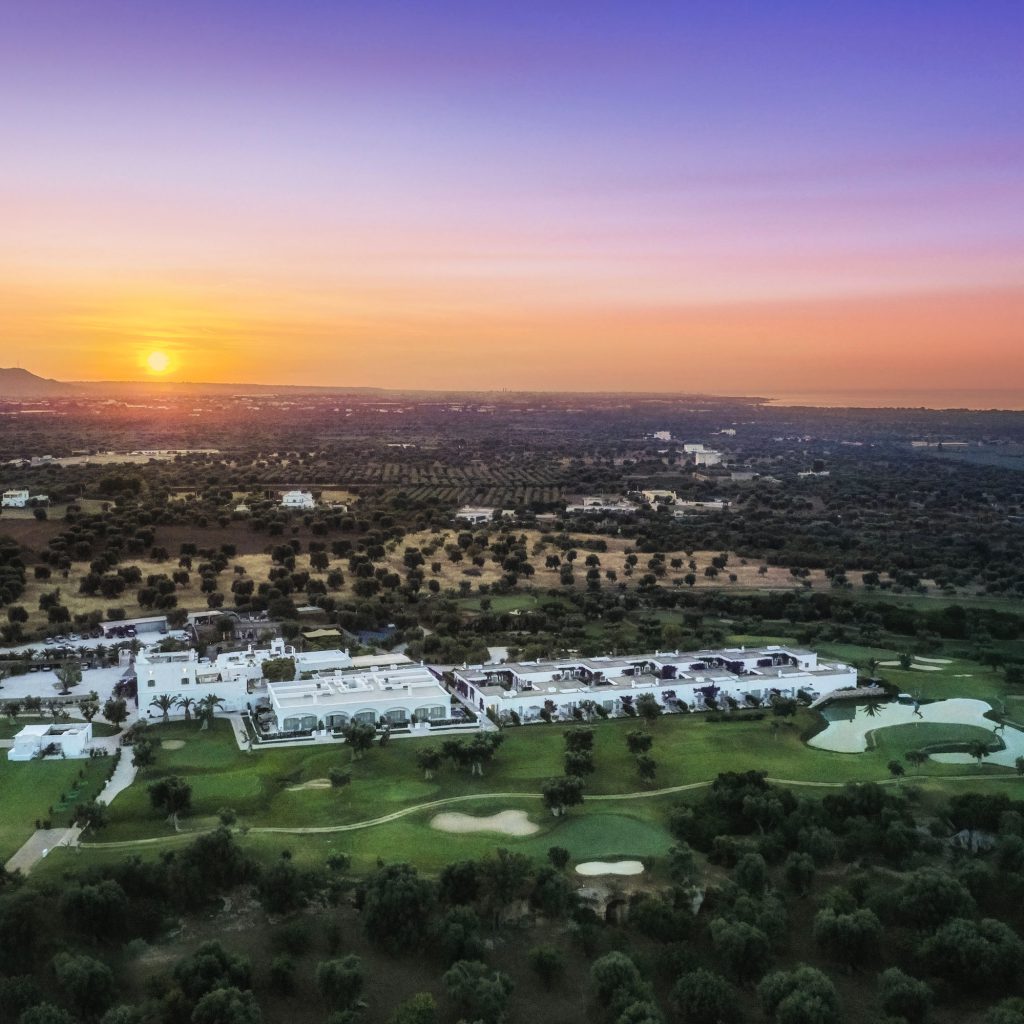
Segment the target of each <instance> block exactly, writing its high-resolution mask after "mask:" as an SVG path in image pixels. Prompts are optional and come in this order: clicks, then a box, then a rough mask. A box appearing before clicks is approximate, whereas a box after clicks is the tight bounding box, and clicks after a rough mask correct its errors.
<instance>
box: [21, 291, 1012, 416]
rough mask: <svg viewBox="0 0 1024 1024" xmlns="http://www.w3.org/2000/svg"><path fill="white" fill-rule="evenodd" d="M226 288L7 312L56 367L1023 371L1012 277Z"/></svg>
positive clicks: (444, 378)
mask: <svg viewBox="0 0 1024 1024" xmlns="http://www.w3.org/2000/svg"><path fill="white" fill-rule="evenodd" d="M234 299H235V301H234V302H232V303H230V304H228V303H226V302H225V301H224V297H223V296H219V297H218V299H217V301H218V303H219V304H218V305H214V303H213V302H212V301H211V302H210V304H209V305H207V306H204V305H203V304H202V301H201V298H200V297H197V296H193V297H186V296H181V295H179V296H164V297H162V298H161V300H160V301H159V302H157V301H156V300H154V299H153V297H152V296H151V295H150V296H146V297H144V298H135V297H131V296H124V295H110V296H105V297H101V296H99V295H97V294H96V293H95V292H94V293H92V296H91V301H92V303H93V305H92V307H91V308H89V309H88V310H87V311H86V310H83V307H82V305H81V304H80V303H79V302H77V301H76V302H73V303H72V306H73V308H72V309H68V310H65V311H61V310H60V304H59V302H58V301H56V300H54V301H52V304H50V306H49V308H48V309H47V310H46V311H45V313H44V312H43V311H42V310H39V309H36V310H24V311H22V313H21V316H20V317H15V318H10V317H9V318H8V321H7V322H8V326H9V327H13V329H14V330H16V331H17V334H18V335H19V336H20V337H21V338H23V339H24V341H25V343H26V344H25V351H29V352H31V353H32V356H31V358H29V359H24V358H23V361H24V362H25V363H27V364H28V365H29V368H30V369H32V370H33V371H34V372H37V373H40V374H42V375H45V376H54V377H58V378H62V379H66V380H133V379H139V378H140V377H142V378H144V377H149V378H152V379H155V378H160V379H161V380H179V381H183V380H190V381H209V382H238V383H281V384H316V385H336V386H367V387H372V386H377V387H394V388H431V389H445V388H451V389H481V390H486V389H500V388H508V389H514V390H546V391H548V390H569V391H571V390H580V391H609V390H624V391H703V392H708V393H719V394H757V395H768V396H770V395H772V394H773V393H782V394H785V393H793V392H799V391H814V390H855V389H883V390H884V389H892V388H897V389H899V388H903V389H913V390H917V389H942V390H946V389H955V388H971V389H985V388H1000V387H1002V388H1006V387H1014V386H1017V383H1018V382H1019V381H1021V380H1024V346H1021V344H1020V342H1019V335H1018V333H1017V327H1018V326H1019V325H1020V324H1022V323H1024V293H1022V292H1021V291H1019V290H1016V289H976V290H970V291H963V292H949V293H934V292H931V293H928V292H926V293H919V294H909V295H881V296H879V295H872V296H851V297H816V298H813V299H805V300H799V299H790V300H779V301H765V300H760V301H748V302H719V303H703V304H697V303H693V304H671V303H667V302H665V303H658V304H654V303H647V304H640V303H629V302H625V301H600V300H598V299H594V300H592V301H588V302H583V303H576V304H568V303H566V304H564V305H554V304H551V303H550V302H542V301H534V302H533V303H527V302H526V301H525V298H524V299H523V301H521V302H520V303H518V304H513V303H512V302H508V301H505V302H495V301H492V302H489V303H484V302H476V303H470V302H467V301H465V300H464V298H462V297H460V296H457V295H449V296H447V297H446V298H445V299H444V300H443V301H441V300H439V299H437V298H435V300H434V301H431V299H430V297H429V296H427V295H417V296H415V297H412V296H410V295H408V294H405V295H402V294H393V295H388V296H384V297H382V298H380V299H378V300H377V302H373V303H371V302H370V301H369V300H368V299H367V298H366V297H364V298H363V299H362V300H358V301H357V300H356V298H355V297H350V298H347V299H345V300H342V301H337V302H330V301H328V300H327V299H318V300H317V301H315V302H310V303H302V302H299V301H298V300H297V297H296V296H295V295H294V294H285V295H280V296H273V295H270V294H269V293H268V292H261V293H259V294H255V293H253V294H247V295H245V296H244V297H243V296H235V297H234ZM460 299H461V301H460ZM82 301H83V302H84V301H85V300H84V299H83V300H82ZM378 302H379V307H378V304H377V303H378ZM150 304H151V305H150ZM147 307H148V308H149V309H152V312H147ZM8 309H11V307H10V305H8ZM382 310H384V311H382ZM147 321H148V322H150V323H158V324H159V328H152V327H150V328H149V329H148V330H146V329H145V328H144V327H143V325H144V324H145V323H146V322H147ZM140 336H143V337H144V340H143V343H142V344H143V346H144V347H142V348H139V343H138V338H139V337H140ZM158 345H159V346H160V347H157V346H158ZM126 347H129V348H130V349H135V350H136V351H138V352H139V362H138V363H135V362H134V360H125V358H124V352H125V349H126Z"/></svg>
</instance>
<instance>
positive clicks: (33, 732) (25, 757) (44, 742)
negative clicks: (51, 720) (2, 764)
mask: <svg viewBox="0 0 1024 1024" xmlns="http://www.w3.org/2000/svg"><path fill="white" fill-rule="evenodd" d="M90 743H92V723H91V722H76V723H74V724H73V725H26V726H25V727H24V728H23V729H22V730H21V731H20V732H19V733H18V734H17V735H16V736H15V737H14V746H12V747H11V749H10V750H8V751H7V760H8V761H31V760H32V759H33V758H36V757H51V756H53V757H86V756H88V753H89V744H90Z"/></svg>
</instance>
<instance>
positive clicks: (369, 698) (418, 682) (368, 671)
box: [267, 655, 452, 733]
mask: <svg viewBox="0 0 1024 1024" xmlns="http://www.w3.org/2000/svg"><path fill="white" fill-rule="evenodd" d="M382 657H383V656H382ZM387 658H388V660H389V661H390V664H388V665H375V666H368V667H360V668H353V669H349V670H347V671H344V670H336V671H331V672H319V673H317V674H316V675H315V676H313V677H312V678H310V679H303V680H301V681H300V682H291V683H268V684H267V696H268V698H269V700H270V709H271V712H272V714H273V719H274V723H273V724H274V725H275V726H276V731H277V732H285V733H290V732H298V731H302V730H312V729H320V728H326V729H340V728H343V727H344V726H346V725H348V723H349V722H351V721H357V722H365V723H367V724H368V725H376V724H377V723H379V722H380V721H381V720H386V721H387V722H389V723H390V724H392V725H396V726H402V725H410V724H412V723H414V722H416V723H423V722H441V721H447V720H449V719H450V718H451V717H452V711H451V696H450V694H449V693H448V691H447V690H446V689H445V688H444V686H442V685H441V682H440V680H439V679H438V677H437V676H435V675H434V673H433V672H431V671H430V669H428V668H426V667H425V666H423V665H417V664H414V663H412V662H410V661H409V659H408V658H404V657H403V656H401V655H388V656H387ZM268 724H269V723H268Z"/></svg>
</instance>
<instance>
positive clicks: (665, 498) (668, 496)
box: [640, 491, 676, 508]
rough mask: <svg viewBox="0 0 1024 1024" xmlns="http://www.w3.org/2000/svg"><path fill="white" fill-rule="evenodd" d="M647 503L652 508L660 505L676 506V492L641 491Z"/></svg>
mask: <svg viewBox="0 0 1024 1024" xmlns="http://www.w3.org/2000/svg"><path fill="white" fill-rule="evenodd" d="M640 493H641V495H642V496H643V499H644V501H645V502H647V504H648V505H650V506H651V507H652V508H656V507H657V506H658V505H674V504H675V503H676V492H675V491H641V492H640Z"/></svg>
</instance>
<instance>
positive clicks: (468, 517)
mask: <svg viewBox="0 0 1024 1024" xmlns="http://www.w3.org/2000/svg"><path fill="white" fill-rule="evenodd" d="M496 514H497V515H501V516H502V518H505V519H511V518H512V517H513V516H514V515H515V510H514V509H510V508H503V509H500V510H499V509H496V508H491V507H489V506H487V505H463V506H462V508H460V509H459V510H458V511H457V512H456V513H455V520H456V522H463V523H471V524H472V525H473V526H479V525H481V524H482V523H489V522H491V521H492V520H493V519H494V517H495V515H496Z"/></svg>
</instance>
